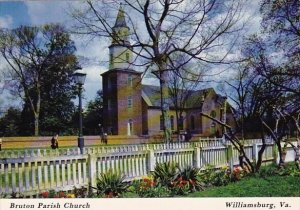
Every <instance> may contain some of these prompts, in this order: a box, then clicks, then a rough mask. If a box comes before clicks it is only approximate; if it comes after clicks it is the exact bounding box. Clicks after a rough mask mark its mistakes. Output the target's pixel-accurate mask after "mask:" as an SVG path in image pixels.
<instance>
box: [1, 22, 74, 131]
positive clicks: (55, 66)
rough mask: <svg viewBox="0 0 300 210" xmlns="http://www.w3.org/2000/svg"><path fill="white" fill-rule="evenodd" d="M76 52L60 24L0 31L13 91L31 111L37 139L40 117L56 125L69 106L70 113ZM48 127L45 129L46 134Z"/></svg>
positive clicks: (2, 50) (2, 48)
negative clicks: (51, 120)
mask: <svg viewBox="0 0 300 210" xmlns="http://www.w3.org/2000/svg"><path fill="white" fill-rule="evenodd" d="M75 50H76V49H75V46H74V43H73V41H71V39H70V35H69V34H68V33H67V32H66V30H65V29H64V28H63V27H62V26H60V25H58V24H46V25H44V26H40V27H36V26H33V27H30V26H20V27H19V28H16V29H12V30H6V29H1V31H0V53H1V55H2V56H3V58H4V59H5V61H6V62H7V64H8V66H9V69H8V71H7V74H8V76H9V77H10V78H12V81H11V83H12V85H11V86H10V87H12V88H11V89H10V90H11V91H12V92H14V93H15V94H18V95H19V96H20V97H21V98H22V99H23V101H24V103H25V104H26V103H27V105H25V106H26V107H29V108H30V110H31V112H32V115H33V117H34V135H36V136H37V135H39V130H40V117H41V115H43V116H44V119H46V118H47V117H49V118H51V117H54V116H55V118H56V122H57V119H64V118H66V116H65V114H66V113H63V112H65V111H66V106H67V109H68V108H69V107H68V106H70V107H71V106H72V104H71V102H70V99H71V98H72V85H71V84H72V83H71V79H70V76H71V73H72V72H73V71H74V70H75V68H76V66H77V59H76V57H75V55H74V52H75ZM60 105H62V106H64V107H62V106H60ZM50 107H51V109H50ZM44 108H45V109H44ZM46 108H48V110H46ZM26 109H27V108H26ZM67 112H68V111H67ZM48 115H50V116H48ZM67 115H68V114H67ZM56 122H55V121H53V123H56ZM45 123H46V122H45ZM46 124H47V123H46ZM46 124H42V127H43V128H44V129H46V130H47V129H48V128H46V127H48V126H47V125H46Z"/></svg>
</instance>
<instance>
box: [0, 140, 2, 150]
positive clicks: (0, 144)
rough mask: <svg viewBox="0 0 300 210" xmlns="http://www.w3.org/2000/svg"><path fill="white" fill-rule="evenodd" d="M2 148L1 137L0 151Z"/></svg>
mask: <svg viewBox="0 0 300 210" xmlns="http://www.w3.org/2000/svg"><path fill="white" fill-rule="evenodd" d="M1 150H2V139H1V138H0V151H1Z"/></svg>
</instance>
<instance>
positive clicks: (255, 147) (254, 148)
mask: <svg viewBox="0 0 300 210" xmlns="http://www.w3.org/2000/svg"><path fill="white" fill-rule="evenodd" d="M257 159H258V144H253V145H252V160H253V161H255V163H256V161H257Z"/></svg>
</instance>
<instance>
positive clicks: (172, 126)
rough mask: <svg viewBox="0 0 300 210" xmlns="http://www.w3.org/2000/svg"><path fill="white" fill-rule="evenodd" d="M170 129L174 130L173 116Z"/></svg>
mask: <svg viewBox="0 0 300 210" xmlns="http://www.w3.org/2000/svg"><path fill="white" fill-rule="evenodd" d="M170 119H171V129H172V131H173V130H174V116H173V115H171V118H170Z"/></svg>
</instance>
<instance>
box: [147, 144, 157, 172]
mask: <svg viewBox="0 0 300 210" xmlns="http://www.w3.org/2000/svg"><path fill="white" fill-rule="evenodd" d="M147 159H148V160H147V166H148V169H149V171H150V172H151V171H154V169H155V156H154V151H153V150H152V149H150V150H148V154H147Z"/></svg>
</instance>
